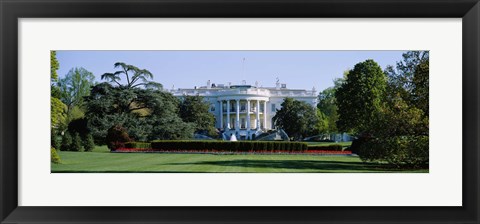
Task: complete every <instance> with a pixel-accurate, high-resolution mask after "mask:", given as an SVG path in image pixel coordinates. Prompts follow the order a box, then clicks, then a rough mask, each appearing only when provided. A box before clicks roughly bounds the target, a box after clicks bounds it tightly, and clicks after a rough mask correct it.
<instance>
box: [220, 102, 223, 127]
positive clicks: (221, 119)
mask: <svg viewBox="0 0 480 224" xmlns="http://www.w3.org/2000/svg"><path fill="white" fill-rule="evenodd" d="M219 108H220V129H223V100H220V107H219Z"/></svg>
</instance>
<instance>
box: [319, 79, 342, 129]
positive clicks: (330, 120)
mask: <svg viewBox="0 0 480 224" xmlns="http://www.w3.org/2000/svg"><path fill="white" fill-rule="evenodd" d="M335 91H336V88H335V87H329V88H327V89H325V90H323V91H322V92H320V93H319V94H318V100H319V101H318V104H317V108H318V109H319V111H320V112H321V113H322V116H320V117H319V118H320V119H321V120H324V121H323V122H324V123H325V124H326V128H325V129H321V130H322V132H323V133H330V132H337V124H336V122H337V120H338V106H337V100H336V98H335Z"/></svg>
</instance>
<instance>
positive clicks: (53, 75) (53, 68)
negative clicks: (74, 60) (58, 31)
mask: <svg viewBox="0 0 480 224" xmlns="http://www.w3.org/2000/svg"><path fill="white" fill-rule="evenodd" d="M59 68H60V63H58V60H57V52H56V51H50V80H51V81H52V82H56V81H57V79H58V74H57V70H58V69H59Z"/></svg>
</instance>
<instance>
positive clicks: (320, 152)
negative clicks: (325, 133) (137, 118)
mask: <svg viewBox="0 0 480 224" xmlns="http://www.w3.org/2000/svg"><path fill="white" fill-rule="evenodd" d="M113 152H120V153H122V152H126V153H135V152H151V153H193V154H306V155H351V154H352V152H351V151H334V150H305V151H304V152H295V151H286V150H258V151H256V150H251V151H248V152H233V151H223V150H222V151H220V150H179V149H172V150H158V149H139V148H119V149H117V150H115V151H113Z"/></svg>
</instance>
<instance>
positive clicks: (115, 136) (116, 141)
mask: <svg viewBox="0 0 480 224" xmlns="http://www.w3.org/2000/svg"><path fill="white" fill-rule="evenodd" d="M106 141H107V146H108V148H109V149H110V150H111V151H115V150H116V149H119V148H124V147H125V143H126V142H130V141H131V139H130V137H129V136H128V133H127V129H126V128H124V127H122V126H120V125H115V126H113V127H111V128H110V129H108V131H107V137H106Z"/></svg>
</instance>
